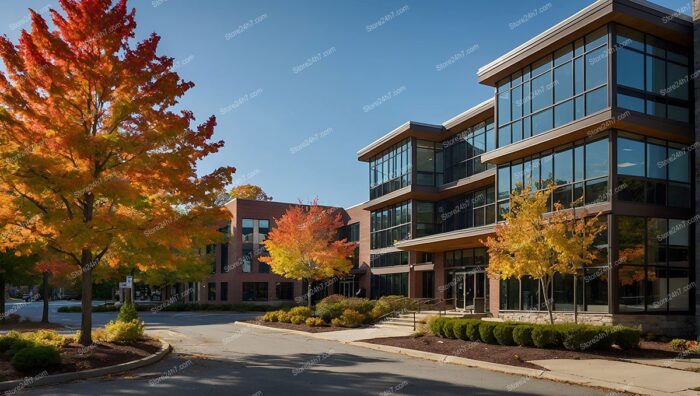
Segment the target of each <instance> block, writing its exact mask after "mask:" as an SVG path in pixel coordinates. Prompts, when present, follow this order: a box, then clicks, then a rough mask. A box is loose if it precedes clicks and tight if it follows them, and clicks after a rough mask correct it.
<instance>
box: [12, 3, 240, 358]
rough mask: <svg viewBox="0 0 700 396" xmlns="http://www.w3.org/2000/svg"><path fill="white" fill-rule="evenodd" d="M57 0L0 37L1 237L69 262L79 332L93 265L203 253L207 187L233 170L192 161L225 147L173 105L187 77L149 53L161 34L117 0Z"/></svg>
mask: <svg viewBox="0 0 700 396" xmlns="http://www.w3.org/2000/svg"><path fill="white" fill-rule="evenodd" d="M60 6H61V9H62V10H53V9H52V10H50V18H51V20H52V22H53V26H55V29H50V28H49V26H48V24H47V21H46V20H44V18H43V17H42V16H41V15H39V14H38V13H36V12H34V11H33V10H30V14H31V21H32V24H31V31H29V32H28V31H22V33H21V36H20V38H19V42H18V43H17V44H15V43H13V42H11V41H10V40H9V39H8V38H7V37H0V58H2V60H3V62H4V64H5V68H6V71H5V72H3V73H0V250H4V249H9V248H12V249H14V251H15V252H17V253H19V254H32V253H35V252H38V251H41V252H46V254H47V255H49V256H53V257H55V258H58V259H62V260H66V261H68V262H70V263H71V265H73V268H74V269H77V270H78V271H79V276H80V277H81V287H82V321H81V337H80V342H81V343H82V344H83V345H89V344H91V343H92V338H91V327H92V304H91V300H92V285H93V278H92V270H93V268H95V267H96V266H98V265H105V263H106V264H107V265H110V266H113V267H118V266H121V265H136V266H138V267H139V268H141V269H143V270H148V269H152V268H167V269H170V270H173V271H175V270H176V269H177V268H178V266H179V265H181V264H183V263H187V262H191V261H193V260H203V258H202V257H200V256H199V255H198V253H197V250H196V249H194V248H193V247H201V246H205V245H206V244H210V243H216V242H217V241H218V240H219V239H220V238H221V235H220V233H219V232H218V231H217V229H216V226H212V224H216V223H217V222H218V221H220V220H222V216H224V213H223V212H222V210H221V208H220V207H217V206H216V204H215V203H216V196H217V192H219V191H223V189H224V187H225V186H226V185H227V184H229V183H230V182H231V176H232V173H233V172H234V171H235V169H234V168H232V167H221V168H218V169H216V170H214V171H212V172H211V173H208V174H202V172H198V171H197V164H198V161H199V160H201V159H202V158H204V157H205V156H207V155H209V154H211V153H215V152H217V151H218V150H219V149H220V148H221V147H222V146H223V142H221V141H218V142H217V141H212V140H211V138H212V135H213V133H214V127H215V125H216V120H215V119H214V117H211V118H209V119H208V120H206V121H205V122H204V123H202V124H201V125H198V126H195V125H193V123H194V122H195V119H194V115H193V113H192V112H190V111H186V110H181V111H175V110H174V109H173V107H174V106H175V105H176V104H177V103H178V100H179V98H180V97H182V96H183V95H184V94H185V93H186V92H187V91H188V90H189V89H190V88H192V87H193V85H194V84H193V83H191V82H187V81H183V80H182V79H180V77H179V76H178V74H177V73H176V72H175V71H174V70H173V58H170V57H167V56H162V55H159V54H158V43H159V41H160V37H159V36H158V35H156V34H155V33H153V34H151V35H150V36H149V37H148V38H146V39H145V40H143V41H141V42H135V40H134V38H135V29H136V21H135V10H134V9H131V10H129V9H128V7H127V2H126V0H120V1H117V2H115V3H113V2H112V0H61V1H60ZM51 258H52V257H42V259H46V260H50V259H51Z"/></svg>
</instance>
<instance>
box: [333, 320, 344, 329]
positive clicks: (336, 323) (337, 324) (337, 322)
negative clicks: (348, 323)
mask: <svg viewBox="0 0 700 396" xmlns="http://www.w3.org/2000/svg"><path fill="white" fill-rule="evenodd" d="M342 325H343V322H341V321H340V319H339V318H333V319H331V326H333V327H341V326H342Z"/></svg>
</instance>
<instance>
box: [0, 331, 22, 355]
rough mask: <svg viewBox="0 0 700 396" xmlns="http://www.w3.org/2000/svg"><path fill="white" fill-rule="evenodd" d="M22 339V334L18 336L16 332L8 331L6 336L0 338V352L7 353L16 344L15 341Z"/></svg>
mask: <svg viewBox="0 0 700 396" xmlns="http://www.w3.org/2000/svg"><path fill="white" fill-rule="evenodd" d="M21 339H22V334H20V333H19V332H18V331H15V330H11V331H8V332H7V334H5V335H4V336H2V337H0V352H7V351H8V350H10V348H12V345H14V344H15V342H17V340H21Z"/></svg>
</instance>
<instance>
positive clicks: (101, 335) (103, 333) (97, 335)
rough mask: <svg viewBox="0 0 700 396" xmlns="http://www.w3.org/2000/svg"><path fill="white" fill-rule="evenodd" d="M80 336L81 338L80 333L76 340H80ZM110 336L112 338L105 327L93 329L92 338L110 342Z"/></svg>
mask: <svg viewBox="0 0 700 396" xmlns="http://www.w3.org/2000/svg"><path fill="white" fill-rule="evenodd" d="M79 338H80V336H79V335H78V338H76V340H78V339H79ZM109 338H110V336H109V333H107V330H105V329H102V328H99V329H95V330H93V331H92V340H93V341H97V342H109Z"/></svg>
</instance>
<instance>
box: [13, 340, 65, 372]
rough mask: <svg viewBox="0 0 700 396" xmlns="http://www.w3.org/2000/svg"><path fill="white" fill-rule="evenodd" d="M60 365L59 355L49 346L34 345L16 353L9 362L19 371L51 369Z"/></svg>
mask: <svg viewBox="0 0 700 396" xmlns="http://www.w3.org/2000/svg"><path fill="white" fill-rule="evenodd" d="M60 363H61V355H60V354H59V353H58V350H56V348H54V347H52V346H50V345H35V346H31V347H28V348H24V349H22V350H21V351H19V352H17V353H16V354H15V355H14V356H13V357H12V360H11V361H10V364H12V367H14V368H15V369H17V370H19V371H32V370H37V369H43V368H48V367H53V366H56V365H58V364H60Z"/></svg>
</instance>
